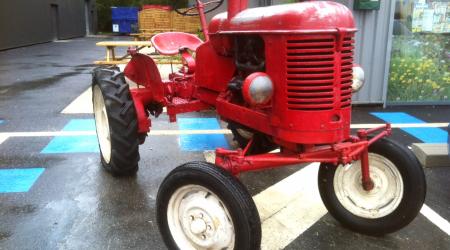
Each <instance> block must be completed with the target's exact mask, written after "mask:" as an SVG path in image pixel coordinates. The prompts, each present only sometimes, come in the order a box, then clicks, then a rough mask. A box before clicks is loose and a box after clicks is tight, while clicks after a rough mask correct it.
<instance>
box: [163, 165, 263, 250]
mask: <svg viewBox="0 0 450 250" xmlns="http://www.w3.org/2000/svg"><path fill="white" fill-rule="evenodd" d="M191 184H195V185H200V186H203V187H205V188H207V189H209V190H211V191H212V192H213V193H214V194H215V195H216V196H217V197H218V198H219V199H220V200H221V201H222V202H223V204H224V206H225V207H226V208H227V210H228V212H229V214H230V217H231V219H232V221H233V225H234V230H235V237H236V238H235V246H234V249H240V250H253V249H260V245H261V221H260V218H259V214H258V210H257V209H256V205H255V203H254V202H253V199H252V197H251V195H250V194H249V193H248V191H247V189H246V187H245V186H244V185H243V184H242V183H241V182H240V181H239V180H238V179H237V178H236V177H234V176H232V175H231V174H230V173H228V172H227V171H225V170H223V169H221V168H219V167H217V166H215V165H213V164H211V163H207V162H189V163H186V164H183V165H181V166H179V167H177V168H175V169H174V170H172V171H171V172H170V173H169V175H167V177H166V178H165V179H164V181H163V182H162V184H161V186H160V187H159V191H158V196H157V199H156V209H157V210H156V211H157V221H158V226H159V231H160V233H161V235H162V237H163V239H164V242H165V244H166V246H167V247H168V248H169V249H180V247H178V246H177V245H176V243H175V241H174V239H173V238H172V234H171V232H170V229H169V226H168V221H167V220H168V219H167V207H168V204H169V200H170V198H171V196H172V195H173V194H174V193H175V191H176V190H177V189H179V188H180V187H183V186H186V185H191Z"/></svg>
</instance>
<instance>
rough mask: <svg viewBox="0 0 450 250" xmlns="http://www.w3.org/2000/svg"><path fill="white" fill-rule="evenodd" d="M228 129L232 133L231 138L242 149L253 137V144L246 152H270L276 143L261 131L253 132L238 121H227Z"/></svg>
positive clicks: (275, 146) (251, 153)
mask: <svg viewBox="0 0 450 250" xmlns="http://www.w3.org/2000/svg"><path fill="white" fill-rule="evenodd" d="M228 129H229V130H231V133H232V134H233V140H235V141H236V142H237V143H238V144H239V147H240V148H242V149H244V148H245V147H246V146H247V144H248V142H249V141H250V139H251V138H252V137H253V144H252V145H251V146H250V149H249V151H248V154H250V155H253V154H264V153H267V152H270V151H272V150H274V149H276V148H278V145H276V144H275V143H273V142H272V140H270V138H269V137H268V136H266V135H264V134H262V133H259V132H254V131H252V130H251V129H250V128H247V127H245V126H243V125H241V124H239V123H235V122H229V123H228Z"/></svg>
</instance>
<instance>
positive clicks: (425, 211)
mask: <svg viewBox="0 0 450 250" xmlns="http://www.w3.org/2000/svg"><path fill="white" fill-rule="evenodd" d="M420 213H421V214H422V215H423V216H425V217H426V218H427V219H428V220H429V221H431V222H432V223H433V224H434V225H436V226H437V227H439V228H440V229H441V230H442V231H443V232H445V233H446V234H447V235H450V223H449V222H448V221H447V220H446V219H444V218H442V216H440V215H439V214H438V213H436V212H435V211H433V210H432V209H431V208H430V207H429V206H427V205H426V204H423V207H422V209H421V210H420Z"/></svg>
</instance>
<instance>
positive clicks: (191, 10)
mask: <svg viewBox="0 0 450 250" xmlns="http://www.w3.org/2000/svg"><path fill="white" fill-rule="evenodd" d="M224 1H225V0H209V1H208V0H200V2H202V3H203V8H204V11H203V12H204V13H205V14H206V13H209V12H211V11H213V10H215V9H217V8H219V7H220V6H221V5H222V4H223V2H224ZM180 5H181V4H180V1H177V0H175V1H174V3H173V5H172V9H173V10H175V12H176V13H178V14H180V15H183V16H198V15H200V13H199V12H198V6H197V4H194V6H192V7H188V8H183V7H181V6H180Z"/></svg>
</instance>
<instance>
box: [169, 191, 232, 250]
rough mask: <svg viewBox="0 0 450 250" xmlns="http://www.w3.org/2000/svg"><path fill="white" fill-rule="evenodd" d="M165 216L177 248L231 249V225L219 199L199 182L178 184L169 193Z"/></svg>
mask: <svg viewBox="0 0 450 250" xmlns="http://www.w3.org/2000/svg"><path fill="white" fill-rule="evenodd" d="M167 220H168V224H169V229H170V232H171V234H172V237H173V239H174V241H175V242H176V244H177V245H178V247H179V248H181V249H233V247H234V238H235V233H234V226H233V222H232V220H231V216H230V214H229V212H228V210H227V209H226V207H225V205H224V204H223V202H222V201H221V200H220V199H219V198H218V197H217V196H216V195H215V194H214V193H213V192H211V191H210V190H209V189H207V188H205V187H202V186H199V185H187V186H183V187H180V188H179V189H178V190H176V191H175V193H174V194H173V195H172V196H171V198H170V200H169V204H168V208H167Z"/></svg>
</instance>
